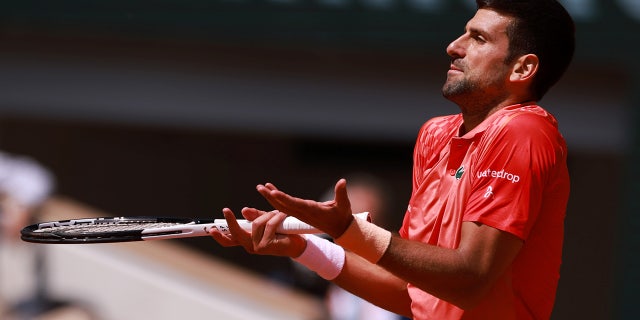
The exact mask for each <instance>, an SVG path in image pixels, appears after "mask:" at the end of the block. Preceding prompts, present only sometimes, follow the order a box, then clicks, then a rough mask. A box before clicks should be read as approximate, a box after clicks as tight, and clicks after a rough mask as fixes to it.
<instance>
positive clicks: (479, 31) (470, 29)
mask: <svg viewBox="0 0 640 320" xmlns="http://www.w3.org/2000/svg"><path fill="white" fill-rule="evenodd" d="M465 32H469V34H472V35H473V34H478V35H481V36H483V37H485V38H486V39H487V40H489V39H492V37H491V36H490V35H489V33H488V32H486V31H485V30H483V29H478V28H474V27H466V28H465Z"/></svg>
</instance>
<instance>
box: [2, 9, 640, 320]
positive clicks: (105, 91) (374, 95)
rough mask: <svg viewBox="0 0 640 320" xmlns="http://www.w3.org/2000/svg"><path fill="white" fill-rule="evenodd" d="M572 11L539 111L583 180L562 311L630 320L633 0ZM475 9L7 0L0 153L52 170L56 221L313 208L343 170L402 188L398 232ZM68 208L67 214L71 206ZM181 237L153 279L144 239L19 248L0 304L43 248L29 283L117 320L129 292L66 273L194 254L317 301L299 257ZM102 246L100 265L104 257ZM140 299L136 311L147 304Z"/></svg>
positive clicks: (638, 201) (19, 293)
mask: <svg viewBox="0 0 640 320" xmlns="http://www.w3.org/2000/svg"><path fill="white" fill-rule="evenodd" d="M561 2H562V3H563V4H565V6H566V7H567V8H568V10H569V11H570V13H571V14H572V16H573V17H574V19H575V21H576V23H577V27H578V33H577V52H576V56H575V59H574V63H573V64H572V66H571V68H570V69H569V70H568V73H567V75H566V76H565V77H564V78H563V79H562V80H561V82H560V83H559V84H558V85H557V86H556V87H555V88H553V89H552V90H551V92H550V93H549V94H548V95H547V97H545V99H544V100H543V101H541V104H542V105H543V106H544V107H546V108H547V109H548V110H549V111H551V112H552V113H554V114H555V115H556V117H557V118H558V120H559V122H560V126H561V131H562V132H563V134H564V136H565V138H566V139H567V142H568V144H569V148H570V155H569V166H570V170H571V176H572V195H571V199H570V203H569V208H568V213H567V219H566V239H565V250H564V258H563V267H562V273H561V279H560V285H559V288H558V298H557V302H556V306H555V310H554V314H553V318H554V319H611V318H621V319H622V318H631V317H632V315H634V314H636V313H637V310H635V309H636V308H634V307H635V301H637V298H638V294H637V292H640V291H638V290H640V279H639V276H638V270H640V269H639V268H640V257H639V256H638V252H640V251H639V250H640V236H638V232H637V231H636V229H637V227H638V226H640V217H638V214H637V213H638V210H639V209H640V197H638V196H640V183H639V182H638V181H640V169H639V168H638V166H637V165H638V164H639V163H640V133H639V131H638V129H637V127H638V124H640V111H639V110H638V109H639V108H638V107H639V106H640V78H638V74H639V71H640V64H639V62H638V54H639V53H640V50H638V47H639V46H640V44H639V43H638V32H639V31H640V2H638V1H637V0H563V1H561ZM474 10H475V2H474V1H472V0H315V1H310V0H155V1H149V0H126V1H125V0H110V1H87V0H83V1H76V0H58V1H36V0H21V1H3V6H2V9H1V10H0V150H2V151H5V152H10V153H15V154H21V155H25V156H28V157H32V158H33V159H37V161H39V162H40V163H41V164H42V165H43V166H45V167H47V168H49V169H50V170H51V172H52V173H53V174H54V175H55V177H56V181H57V183H56V190H55V197H56V198H57V199H58V200H59V199H64V201H62V202H63V203H64V204H62V205H61V204H60V202H56V203H55V204H56V205H53V206H52V207H50V209H49V212H51V211H54V213H53V214H54V215H56V216H61V217H65V216H69V215H71V211H74V212H80V213H79V214H82V213H85V212H91V213H95V212H96V211H97V212H98V213H100V214H106V215H118V216H120V215H122V216H125V215H160V216H185V217H207V218H210V217H215V218H217V217H221V216H222V215H221V209H222V208H223V207H230V208H232V209H234V210H236V212H239V210H240V209H241V208H242V207H243V206H255V207H258V208H264V209H268V208H269V206H268V204H267V203H266V202H265V201H264V200H263V199H262V198H261V197H259V195H258V194H257V192H256V191H255V188H254V187H255V185H256V184H258V183H264V182H267V181H269V182H274V183H275V184H277V185H278V186H279V187H281V188H282V189H284V190H285V191H287V192H290V193H292V194H294V195H298V196H301V197H307V198H319V197H320V196H322V194H323V193H324V191H325V190H326V188H327V187H329V186H331V185H333V184H334V183H335V182H336V181H337V180H338V179H339V178H341V177H343V176H345V175H348V174H350V173H353V172H368V173H373V174H375V175H376V176H377V177H378V178H380V179H382V180H383V181H384V182H385V184H386V185H387V186H388V189H389V190H391V191H392V192H391V194H390V196H391V205H390V210H389V211H390V212H391V214H392V216H391V219H390V221H389V224H390V228H392V229H397V228H398V227H399V226H400V223H401V219H402V216H403V214H404V210H405V208H406V203H407V201H408V199H409V195H410V191H411V165H412V163H411V156H412V148H413V144H414V139H415V136H416V134H417V131H418V129H419V127H420V125H421V124H422V123H423V122H424V121H426V120H427V119H428V118H430V117H433V116H436V115H441V114H450V113H457V112H458V109H457V107H456V106H455V105H453V104H451V103H450V102H448V101H446V100H445V99H443V98H442V97H441V95H440V88H441V86H442V83H443V82H444V79H445V76H446V70H447V69H448V61H449V60H448V57H447V55H446V53H445V48H446V46H447V45H448V43H449V42H450V41H452V40H453V39H455V38H456V37H457V36H458V35H459V34H461V33H462V31H463V27H464V24H465V23H466V21H467V20H468V19H469V18H470V17H471V16H472V15H473V13H474ZM65 201H66V202H65ZM69 202H71V203H73V204H74V207H73V208H74V209H69V210H71V211H64V210H63V209H65V208H67V209H68V207H65V206H66V205H68V203H69ZM170 242H171V245H170V246H171V247H170V249H166V250H164V249H161V250H160V251H158V252H161V253H158V254H151V255H148V254H145V255H144V256H145V257H147V256H152V257H151V258H149V259H151V260H148V261H152V262H151V265H153V266H154V268H151V269H149V268H147V267H145V266H146V264H145V263H149V262H140V264H137V263H138V262H137V261H138V260H140V259H142V258H141V256H143V254H140V253H139V252H140V251H144V250H147V249H145V248H148V246H146V244H145V246H127V247H126V248H125V247H123V248H122V250H124V252H127V253H119V251H117V252H113V254H109V252H112V251H113V250H116V249H114V248H120V246H117V245H113V246H108V247H104V246H100V247H99V248H100V249H99V250H96V249H95V248H98V247H95V248H94V247H92V249H87V248H86V247H83V248H78V247H73V248H72V249H61V248H59V247H57V246H52V247H45V248H43V247H41V246H40V247H38V248H39V249H34V248H33V247H32V246H30V245H25V244H20V243H16V244H13V246H14V247H15V246H17V247H23V248H22V249H24V250H26V251H28V252H30V253H27V254H26V256H27V257H26V258H21V257H23V255H22V254H21V253H11V254H8V255H7V254H5V255H3V256H2V258H3V260H2V264H0V274H2V273H3V272H4V276H3V277H2V278H0V279H4V280H3V281H4V283H0V289H1V290H2V291H1V292H0V301H2V300H4V301H2V302H0V306H4V309H5V310H7V309H11V308H12V306H15V305H16V304H19V303H20V301H22V300H24V299H27V300H28V299H29V297H30V296H32V295H33V291H34V290H35V289H33V287H37V283H36V284H33V283H29V281H18V282H17V283H16V282H15V281H17V280H16V277H17V278H19V277H20V276H19V275H16V271H15V270H16V269H15V268H19V269H18V270H20V272H18V273H31V272H32V269H33V268H34V267H33V266H34V265H36V266H37V265H42V264H41V263H34V262H33V261H32V260H33V259H34V258H33V257H34V256H35V257H38V256H39V255H45V256H47V255H49V257H48V258H49V260H52V261H53V262H51V263H50V266H49V267H47V266H46V265H45V267H44V269H45V271H41V272H40V274H41V275H42V274H45V275H47V276H48V279H45V280H38V281H36V282H40V283H41V284H42V282H43V281H45V282H46V281H49V282H47V283H48V285H50V286H51V287H52V291H53V292H54V293H55V294H56V295H55V298H56V299H58V298H60V299H63V298H64V299H67V300H70V301H76V300H79V299H80V298H81V299H80V300H82V306H83V308H85V309H89V310H93V311H92V312H93V313H94V314H96V317H100V318H102V319H111V318H110V317H112V316H109V315H108V311H101V309H100V307H98V306H97V305H100V304H103V305H106V304H107V303H108V300H109V299H115V298H122V293H115V292H113V291H116V290H115V289H114V290H113V291H112V294H105V292H102V293H103V294H102V295H97V294H96V295H95V296H94V295H93V294H94V293H86V292H84V291H78V292H82V293H81V294H80V295H81V296H80V297H77V293H76V295H74V294H73V292H72V290H78V289H71V288H67V289H65V287H64V286H62V284H60V281H59V280H58V281H57V282H56V280H55V279H60V278H65V279H66V280H65V281H71V279H76V278H77V279H84V278H83V277H88V278H89V279H92V278H93V279H95V278H101V277H102V276H104V275H106V274H112V272H115V271H113V270H116V269H117V270H122V269H118V265H117V263H121V262H122V261H127V263H129V262H130V263H133V264H134V265H136V266H137V267H136V266H134V267H132V268H133V269H135V268H139V269H140V268H141V269H140V270H147V271H148V272H142V271H139V272H138V273H135V272H133V273H131V274H132V275H130V277H133V278H136V277H137V278H138V280H139V279H140V278H141V277H143V276H142V275H141V274H142V273H152V272H155V276H157V277H158V279H164V280H166V278H167V277H166V276H165V275H166V274H165V273H163V272H168V271H166V270H165V271H162V270H161V271H158V270H156V269H155V268H163V267H162V265H161V264H162V263H167V264H171V261H165V260H171V257H173V256H174V250H182V249H184V250H187V251H186V252H189V254H188V256H189V257H192V258H193V259H196V260H197V261H204V262H202V263H203V264H204V265H207V266H208V265H209V264H210V263H215V268H220V269H219V270H226V271H224V272H231V273H235V272H242V274H241V276H239V277H240V278H243V277H245V278H249V279H255V283H257V284H255V283H254V284H252V285H249V286H253V285H256V286H258V288H261V289H258V291H265V292H270V293H271V294H272V295H276V296H277V292H281V293H282V295H284V296H287V297H289V296H288V295H289V294H293V295H295V296H296V297H302V298H301V299H303V300H304V302H301V303H307V302H309V301H311V303H310V305H313V303H314V301H315V300H314V299H316V298H317V296H314V295H313V293H310V292H307V291H305V290H300V289H299V288H292V290H293V291H292V293H288V291H287V290H289V289H290V288H289V287H290V286H288V285H286V284H285V285H284V286H283V288H279V287H278V289H273V288H272V287H271V282H272V280H273V279H272V278H273V275H274V274H279V273H282V272H285V273H286V272H288V271H286V270H288V268H290V267H291V266H290V264H289V261H288V260H286V259H279V258H267V257H256V256H249V255H247V254H245V253H244V251H242V250H241V249H237V250H236V249H224V248H221V247H220V246H218V245H217V244H216V243H215V242H214V241H213V240H211V239H205V238H200V239H189V240H175V241H174V240H172V241H170ZM173 245H175V247H174V246H173ZM6 246H7V245H6V244H5V247H6ZM53 247H55V248H53ZM5 250H6V249H5ZM11 250H13V249H9V251H11ZM68 250H71V251H72V252H67V251H68ZM162 250H164V251H162ZM34 251H44V253H39V254H37V253H34ZM76 251H77V252H76ZM80 251H82V252H81V253H78V252H80ZM96 251H104V252H106V253H105V254H106V257H101V258H96V257H93V254H94V253H95V252H96ZM191 253H193V256H192V255H191ZM123 254H124V255H125V256H124V257H123V256H122V255H123ZM63 256H68V257H71V258H68V259H64V258H60V257H63ZM88 256H90V257H93V258H87V257H88ZM158 256H162V257H164V259H160V260H156V259H159V258H158ZM72 258H73V259H78V261H77V263H72V262H73V261H72V262H70V261H69V260H70V259H72ZM201 258H203V259H204V260H201ZM92 259H93V260H92ZM96 259H106V260H96ZM145 259H146V258H145ZM36 260H38V258H36ZM89 260H90V261H93V264H91V263H89V262H86V261H89ZM56 261H58V262H56ZM96 261H100V262H96ZM145 261H147V260H145ZM158 261H160V262H158ZM174 262H175V261H174ZM65 263H68V264H70V265H66V264H65ZM87 263H89V264H87ZM218 263H221V265H219V264H218ZM111 264H116V266H114V267H112V268H111V269H109V268H107V267H105V266H109V265H111ZM159 264H160V266H159ZM16 265H17V266H16ZM51 265H53V266H51ZM98 266H99V267H98ZM140 266H142V267H140ZM104 268H107V269H104ZM114 268H115V269H114ZM36 269H37V268H36ZM103 269H104V270H103ZM47 270H49V271H47ZM135 270H137V269H135ZM149 270H151V271H149ZM163 270H164V269H163ZM171 270H173V269H171ZM216 270H217V269H216ZM283 270H285V271H283ZM36 271H37V270H36ZM53 272H56V273H53ZM181 272H182V273H181V274H180V276H177V275H173V274H172V277H173V278H174V279H181V280H182V281H181V282H180V283H182V284H173V285H179V286H181V285H183V284H184V283H191V281H193V282H196V283H198V279H197V277H196V278H194V277H195V276H196V275H197V276H202V277H205V278H206V277H209V276H211V275H207V273H206V272H202V273H199V272H193V270H191V272H189V270H187V272H184V270H183V271H181ZM211 272H212V273H213V272H217V271H215V270H212V271H211ZM36 273H37V272H36ZM113 274H115V273H113ZM83 275H84V276H83ZM184 277H191V278H189V280H185V278H184ZM27 278H28V277H27ZM42 278H43V276H40V277H39V278H38V279H42ZM44 278H46V277H44ZM52 278H53V280H52ZM192 278H193V279H192ZM164 280H163V281H164ZM209 280H211V279H209ZM214 280H215V279H214ZM8 281H9V282H8ZM11 281H14V282H11ZM158 281H159V280H157V279H156V280H151V282H154V283H158ZM215 281H219V280H215ZM276 282H277V281H276ZM200 284H202V282H200ZM56 286H57V287H56ZM101 286H102V285H101ZM139 286H142V284H140V285H139ZM139 286H138V287H136V286H133V285H132V287H133V288H132V289H131V291H129V293H130V294H133V292H136V290H135V288H139ZM214 286H215V285H211V286H208V288H206V289H205V288H202V285H200V286H198V285H196V286H195V287H196V289H194V288H193V286H191V287H189V288H186V287H185V288H183V287H180V288H179V289H175V287H171V288H172V289H168V290H167V292H165V291H161V290H150V291H149V292H148V293H145V296H144V298H140V299H144V300H145V301H146V304H152V305H153V301H163V299H172V297H173V296H171V294H175V292H176V291H180V292H187V291H188V292H191V291H193V290H195V291H194V292H197V293H198V292H199V293H198V294H200V296H199V297H201V298H202V297H206V300H208V301H209V302H211V301H212V300H215V299H218V298H219V299H223V300H224V299H228V297H226V298H220V296H224V294H222V295H221V294H220V293H219V292H210V291H208V290H211V288H212V287H214ZM220 286H223V285H222V284H221V285H220ZM230 286H231V287H233V286H234V285H233V284H231V285H230ZM265 286H267V287H268V288H272V289H269V290H267V289H264V288H266V287H265ZM56 288H57V289H56ZM227 289H228V288H227ZM227 289H225V287H224V286H223V287H222V289H221V290H223V292H224V291H225V290H227ZM235 289H237V288H235ZM65 290H67V291H65ZM105 290H107V289H105ZM105 290H102V291H105ZM189 290H191V291H189ZM203 290H204V291H206V292H205V293H202V291H203ZM282 290H284V291H282ZM36 291H37V290H36ZM255 291H256V290H253V289H249V290H247V291H245V292H242V293H238V295H239V298H238V299H239V300H237V301H240V302H238V303H236V302H229V301H227V300H224V301H225V302H224V305H225V306H226V308H229V309H233V308H232V305H234V303H236V304H238V305H240V306H242V307H238V306H236V307H235V308H236V309H233V310H246V309H251V308H248V307H247V303H258V302H255V301H254V300H256V299H257V300H260V299H263V300H264V299H268V297H264V296H259V297H256V296H255ZM170 292H173V293H170ZM251 292H253V293H254V295H253V296H252V294H251ZM140 294H142V293H140ZM147 294H148V295H147ZM194 295H197V294H194ZM194 295H189V296H190V297H193V296H194ZM307 295H308V296H307ZM91 297H95V298H94V299H91ZM307 298H311V299H310V300H309V299H307ZM252 299H253V300H252ZM305 299H306V300H305ZM223 300H221V301H223ZM174 301H175V299H174ZM234 301H235V300H234ZM247 301H253V302H247ZM289 301H293V300H289ZM316 302H317V301H316ZM146 304H143V305H132V306H129V309H127V312H129V314H130V315H133V314H135V312H142V311H148V309H149V308H150V306H148V305H146ZM161 304H162V303H157V304H156V306H157V305H161ZM258 304H259V303H258ZM290 304H291V303H290ZM120 305H123V304H122V302H121V301H120ZM175 308H181V307H178V306H176V307H175ZM211 308H214V310H215V308H219V306H211ZM260 308H263V307H259V306H256V307H255V310H258V311H259V310H262V309H260ZM0 310H1V308H0ZM202 310H207V309H206V308H205V309H202ZM234 312H240V311H234ZM147 314H148V313H147ZM261 314H262V315H263V316H265V317H267V318H268V317H269V313H264V312H263V313H261ZM165 315H167V313H165ZM292 317H293V318H305V317H306V316H301V315H299V314H296V315H293V316H292ZM313 317H314V318H318V316H317V315H314V316H309V317H306V318H313ZM134 318H136V317H131V319H134ZM227 318H228V319H230V318H231V316H230V315H227V316H222V317H220V319H227ZM239 318H243V317H239ZM244 318H246V319H248V318H251V319H255V315H251V316H249V315H245V316H244ZM272 318H274V319H283V318H285V317H284V316H283V315H282V314H277V313H275V315H273V317H272ZM120 319H122V318H120ZM138 319H140V318H139V317H138ZM157 319H162V317H161V316H160V315H158V317H157Z"/></svg>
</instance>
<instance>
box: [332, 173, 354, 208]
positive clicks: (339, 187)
mask: <svg viewBox="0 0 640 320" xmlns="http://www.w3.org/2000/svg"><path fill="white" fill-rule="evenodd" d="M334 190H335V201H336V202H335V203H336V205H337V206H338V208H340V209H341V210H346V211H348V212H349V213H351V202H350V201H349V195H348V192H347V180H345V179H340V180H338V182H337V183H336V186H335V189H334Z"/></svg>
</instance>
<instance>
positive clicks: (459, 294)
mask: <svg viewBox="0 0 640 320" xmlns="http://www.w3.org/2000/svg"><path fill="white" fill-rule="evenodd" d="M352 224H353V225H354V226H351V227H349V228H348V229H347V231H346V232H347V233H345V235H342V236H340V237H339V238H338V239H336V242H337V243H338V244H340V245H342V246H344V247H345V248H346V249H348V250H351V251H353V252H354V253H356V254H358V255H360V256H362V257H363V258H365V259H367V260H368V261H369V262H371V263H373V264H377V265H379V266H380V267H382V268H384V269H385V270H388V271H389V272H390V273H392V274H394V275H395V276H397V277H398V278H400V279H403V280H404V281H406V282H408V283H411V284H412V285H414V286H416V287H418V288H420V289H421V290H423V291H425V292H428V293H430V294H432V295H434V296H436V297H438V298H440V299H443V300H446V301H449V302H451V303H453V304H455V305H457V306H459V307H461V308H465V309H466V308H471V307H473V306H474V305H475V304H476V303H477V302H479V300H480V299H481V298H482V297H483V296H484V294H485V293H486V292H488V290H489V289H490V288H491V287H492V285H493V283H494V282H495V280H496V279H497V278H498V277H499V276H500V275H501V274H502V273H503V272H504V271H505V270H506V269H507V268H508V266H509V265H510V264H511V261H513V259H514V257H515V256H516V255H517V253H518V251H519V249H520V247H521V245H522V241H521V240H520V239H518V238H516V237H515V236H513V235H510V234H508V233H506V232H502V231H500V230H498V229H494V228H491V227H489V226H483V225H481V224H476V223H472V222H465V223H463V224H462V230H461V239H460V244H459V245H458V247H457V248H443V247H439V246H433V245H429V244H425V243H422V242H418V241H411V240H406V239H402V238H400V237H397V236H393V237H392V236H390V234H389V232H388V231H386V230H384V229H381V228H379V227H377V226H375V225H372V224H370V223H365V222H356V223H352ZM381 239H382V241H381ZM381 243H387V245H386V246H385V247H384V248H383V249H380V244H381ZM372 248H374V249H373V250H372Z"/></svg>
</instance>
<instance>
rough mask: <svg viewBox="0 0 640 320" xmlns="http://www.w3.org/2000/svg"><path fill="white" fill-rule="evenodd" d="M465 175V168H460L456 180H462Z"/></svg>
mask: <svg viewBox="0 0 640 320" xmlns="http://www.w3.org/2000/svg"><path fill="white" fill-rule="evenodd" d="M463 174H464V166H460V168H458V170H457V171H456V174H455V177H456V180H460V178H462V175H463Z"/></svg>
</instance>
